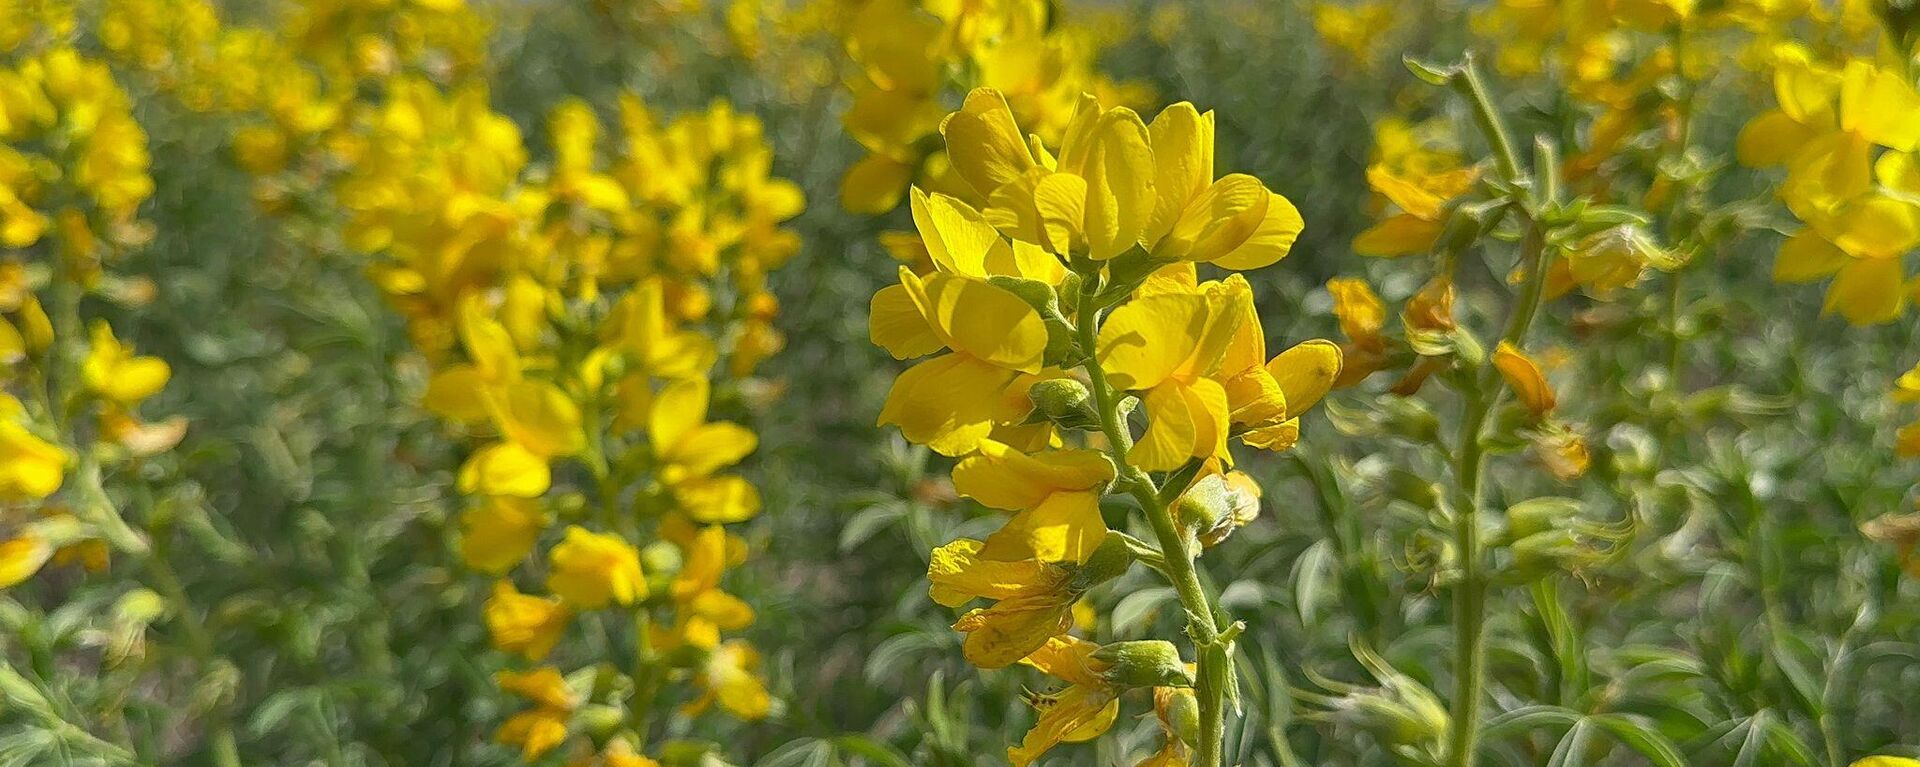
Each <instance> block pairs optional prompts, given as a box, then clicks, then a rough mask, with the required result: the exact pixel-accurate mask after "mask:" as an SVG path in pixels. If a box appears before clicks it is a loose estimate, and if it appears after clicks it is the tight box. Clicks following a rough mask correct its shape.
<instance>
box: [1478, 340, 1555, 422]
mask: <svg viewBox="0 0 1920 767" xmlns="http://www.w3.org/2000/svg"><path fill="white" fill-rule="evenodd" d="M1493 366H1494V367H1495V368H1497V369H1498V370H1499V371H1500V376H1501V377H1502V378H1505V379H1507V386H1509V387H1512V388H1513V393H1514V396H1516V397H1519V398H1520V402H1521V403H1522V404H1524V405H1526V406H1527V410H1528V411H1530V412H1532V413H1533V417H1534V418H1536V419H1544V418H1546V417H1547V416H1549V415H1551V414H1552V413H1553V408H1554V406H1555V404H1556V400H1555V398H1554V395H1553V387H1552V386H1550V385H1548V384H1547V377H1546V376H1545V375H1543V374H1542V373H1541V372H1540V366H1539V365H1538V364H1536V363H1535V362H1534V361H1533V358H1532V357H1528V356H1527V353H1526V352H1523V351H1521V350H1520V348H1519V347H1517V346H1514V345H1513V344H1510V343H1507V342H1506V341H1501V342H1500V345H1499V346H1498V347H1495V348H1494V350H1493Z"/></svg>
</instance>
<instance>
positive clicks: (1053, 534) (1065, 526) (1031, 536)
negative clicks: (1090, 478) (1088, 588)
mask: <svg viewBox="0 0 1920 767" xmlns="http://www.w3.org/2000/svg"><path fill="white" fill-rule="evenodd" d="M1106 539H1107V523H1106V521H1105V520H1104V519H1102V518H1101V516H1100V493H1098V492H1096V491H1084V490H1083V491H1075V492H1060V493H1054V494H1052V495H1050V496H1047V498H1046V500H1045V501H1043V502H1041V503H1040V504H1039V505H1038V506H1034V507H1033V508H1031V509H1028V510H1026V511H1022V512H1020V513H1018V514H1015V515H1013V518H1012V519H1009V520H1007V523H1006V524H1005V525H1002V526H1001V527H1000V529H999V530H998V531H996V532H994V534H993V535H990V536H987V540H986V547H985V548H984V549H983V550H982V551H981V555H982V556H984V557H988V558H990V559H1001V560H1014V559H1033V560H1037V561H1040V562H1085V561H1086V560H1087V557H1089V556H1091V555H1092V554H1093V550H1094V549H1096V548H1099V546H1100V542H1101V541H1104V540H1106Z"/></svg>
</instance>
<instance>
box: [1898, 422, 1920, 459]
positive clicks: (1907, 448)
mask: <svg viewBox="0 0 1920 767" xmlns="http://www.w3.org/2000/svg"><path fill="white" fill-rule="evenodd" d="M1893 454H1894V455H1897V456H1900V457H1901V458H1920V421H1914V422H1913V423H1910V424H1907V425H1905V426H1902V427H1900V429H1899V431H1896V432H1894V436H1893Z"/></svg>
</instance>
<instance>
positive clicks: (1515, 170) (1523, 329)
mask: <svg viewBox="0 0 1920 767" xmlns="http://www.w3.org/2000/svg"><path fill="white" fill-rule="evenodd" d="M1453 86H1454V88H1455V90H1457V91H1459V92H1460V94H1461V95H1462V96H1463V97H1465V98H1466V99H1467V101H1468V102H1469V103H1470V104H1471V105H1472V106H1473V114H1474V121H1475V122H1476V123H1478V125H1479V126H1480V130H1481V132H1482V133H1483V134H1484V135H1485V137H1486V140H1487V143H1488V144H1489V145H1490V146H1491V147H1492V148H1493V152H1494V161H1495V163H1496V164H1497V165H1498V168H1499V171H1500V174H1501V176H1502V180H1503V181H1505V182H1506V183H1507V184H1508V186H1509V189H1507V190H1505V193H1506V194H1509V195H1512V196H1513V198H1514V200H1513V202H1514V203H1515V205H1516V207H1518V208H1519V210H1520V213H1521V215H1522V216H1524V217H1525V219H1526V220H1525V222H1524V223H1525V227H1526V230H1525V232H1526V233H1525V235H1524V236H1523V238H1522V241H1521V245H1520V258H1521V269H1522V273H1523V274H1524V275H1525V276H1526V282H1525V283H1524V284H1523V285H1522V287H1521V292H1520V295H1518V296H1516V297H1515V299H1514V303H1513V305H1512V308H1511V309H1510V310H1509V313H1508V315H1507V322H1506V327H1505V329H1504V330H1503V331H1502V332H1501V334H1500V340H1501V341H1504V342H1507V343H1514V344H1518V343H1519V342H1521V341H1522V340H1523V339H1524V338H1525V337H1526V334H1527V329H1528V328H1529V327H1531V326H1532V324H1533V318H1534V316H1535V315H1536V314H1538V313H1539V310H1540V304H1541V301H1542V298H1543V296H1544V295H1545V292H1546V279H1545V277H1546V269H1547V257H1548V249H1547V246H1546V238H1545V235H1544V233H1543V232H1542V231H1541V230H1540V225H1539V222H1538V221H1537V219H1536V218H1535V215H1536V213H1537V211H1536V210H1535V208H1534V205H1536V204H1538V203H1540V202H1542V201H1541V200H1537V199H1532V198H1531V197H1530V193H1529V191H1528V190H1527V189H1525V188H1523V187H1522V186H1520V183H1519V182H1520V181H1521V180H1522V176H1521V171H1520V164H1519V160H1518V158H1517V156H1516V155H1515V154H1514V148H1513V140H1512V138H1511V137H1510V136H1509V134H1508V131H1507V127H1506V124H1505V122H1504V121H1503V120H1502V119H1501V118H1500V113H1499V112H1498V111H1496V110H1495V109H1494V106H1493V98H1492V97H1491V96H1490V95H1489V93H1488V91H1487V88H1486V84H1485V82H1484V81H1482V80H1481V78H1480V72H1479V70H1478V68H1476V67H1475V66H1474V62H1473V58H1472V57H1471V56H1469V57H1467V58H1466V59H1465V60H1464V61H1463V62H1462V63H1461V65H1460V68H1459V70H1458V73H1457V74H1456V76H1455V77H1454V78H1453ZM1538 149H1539V150H1540V152H1539V154H1540V157H1541V162H1543V163H1546V164H1549V165H1551V164H1552V163H1554V162H1555V160H1554V158H1553V153H1552V151H1551V149H1552V147H1551V146H1550V145H1541V146H1540V147H1538ZM1538 170H1539V171H1540V172H1541V173H1543V174H1553V173H1555V172H1557V169H1556V168H1553V167H1544V168H1540V169H1538ZM1554 186H1556V185H1555V184H1554V182H1553V178H1552V176H1551V175H1549V176H1548V180H1547V188H1546V189H1544V190H1542V193H1543V194H1545V195H1547V196H1548V199H1547V200H1545V202H1547V203H1551V202H1552V199H1551V197H1552V196H1553V195H1556V194H1557V193H1558V191H1557V189H1554V188H1553V187H1554ZM1501 386H1502V382H1501V379H1500V375H1499V371H1498V370H1497V369H1495V368H1494V367H1493V366H1492V365H1490V364H1485V363H1482V365H1481V366H1480V369H1479V370H1478V371H1476V373H1475V375H1474V377H1473V381H1472V385H1471V387H1470V388H1469V390H1468V391H1467V392H1466V394H1465V398H1466V401H1465V403H1464V404H1463V406H1462V409H1461V416H1460V430H1459V434H1458V436H1457V438H1456V439H1457V443H1456V444H1455V446H1454V450H1453V456H1454V463H1453V467H1452V468H1453V475H1454V487H1453V488H1452V490H1451V492H1450V493H1449V496H1450V499H1451V504H1452V506H1453V544H1454V550H1455V552H1456V554H1457V555H1458V556H1459V558H1460V574H1459V582H1458V583H1456V584H1455V585H1454V592H1453V621H1454V633H1455V640H1454V691H1453V701H1452V706H1451V709H1450V710H1449V712H1448V715H1449V737H1448V739H1447V748H1448V753H1447V760H1446V762H1445V764H1446V765H1447V766H1448V767H1472V766H1473V765H1474V764H1475V756H1476V752H1477V751H1478V749H1479V745H1480V719H1481V705H1482V703H1483V702H1484V700H1485V698H1486V677H1487V669H1486V655H1487V653H1486V629H1487V625H1486V624H1487V596H1488V590H1489V583H1488V579H1487V561H1486V559H1487V552H1486V550H1485V544H1484V542H1483V541H1482V540H1481V537H1480V511H1481V507H1482V505H1483V504H1484V498H1483V496H1482V491H1481V490H1482V488H1481V476H1482V470H1483V468H1484V465H1485V462H1486V455H1485V452H1484V448H1483V446H1482V444H1481V437H1482V435H1483V432H1484V431H1485V429H1486V424H1487V418H1488V416H1489V414H1491V413H1492V412H1493V409H1494V406H1495V405H1496V404H1497V403H1498V401H1499V398H1500V395H1501V393H1502V388H1501Z"/></svg>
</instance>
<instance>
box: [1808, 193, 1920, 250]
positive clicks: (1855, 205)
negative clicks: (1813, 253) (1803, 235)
mask: <svg viewBox="0 0 1920 767" xmlns="http://www.w3.org/2000/svg"><path fill="white" fill-rule="evenodd" d="M1818 228H1820V229H1822V230H1823V231H1827V232H1831V236H1830V239H1832V241H1833V244H1835V245H1838V246H1840V249H1841V250H1844V251H1846V252H1847V253H1848V254H1851V255H1853V256H1855V257H1858V258H1899V257H1900V256H1904V255H1906V253H1907V251H1909V250H1912V249H1913V247H1914V246H1915V245H1916V244H1920V205H1915V204H1914V203H1912V202H1909V201H1907V200H1904V199H1900V198H1896V197H1893V196H1890V195H1885V194H1872V193H1869V194H1866V195H1862V196H1860V197H1857V198H1855V199H1853V200H1850V201H1849V202H1848V203H1847V204H1846V206H1845V207H1843V208H1841V209H1840V211H1839V212H1838V213H1837V214H1836V215H1835V217H1834V219H1833V220H1832V221H1831V222H1822V224H1821V226H1820V227H1818Z"/></svg>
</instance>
